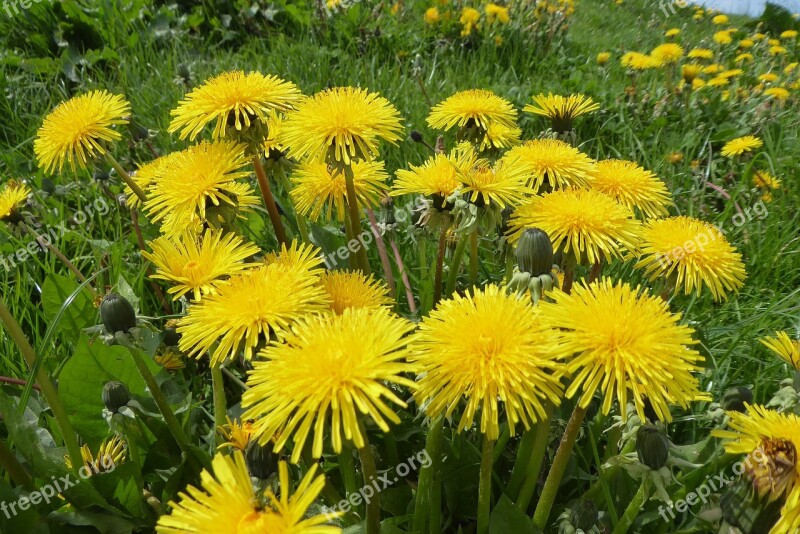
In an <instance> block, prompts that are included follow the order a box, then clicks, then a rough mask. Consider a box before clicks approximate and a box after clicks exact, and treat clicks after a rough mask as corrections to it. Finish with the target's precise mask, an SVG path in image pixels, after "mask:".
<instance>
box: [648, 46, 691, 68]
mask: <svg viewBox="0 0 800 534" xmlns="http://www.w3.org/2000/svg"><path fill="white" fill-rule="evenodd" d="M650 56H652V57H653V58H655V59H656V61H658V62H659V63H660V64H662V65H667V64H670V63H677V62H678V60H679V59H680V58H682V57H683V48H682V47H681V46H680V45H679V44H677V43H664V44H660V45H658V46H657V47H655V48H654V49H653V50H652V52H650Z"/></svg>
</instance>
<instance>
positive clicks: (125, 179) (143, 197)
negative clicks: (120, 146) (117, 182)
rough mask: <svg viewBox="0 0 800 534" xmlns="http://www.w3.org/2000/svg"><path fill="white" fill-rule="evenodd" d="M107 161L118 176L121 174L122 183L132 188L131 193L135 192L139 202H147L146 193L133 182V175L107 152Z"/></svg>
mask: <svg viewBox="0 0 800 534" xmlns="http://www.w3.org/2000/svg"><path fill="white" fill-rule="evenodd" d="M106 161H108V163H109V164H111V166H112V167H114V170H115V171H117V174H119V177H120V178H122V181H123V182H125V183H126V184H127V186H128V187H130V188H131V191H133V193H134V194H135V195H136V196H137V197H139V200H141V201H142V202H147V195H146V194H145V193H144V191H142V188H141V187H139V185H138V184H137V183H136V182H134V181H133V178H131V175H130V174H128V171H126V170H125V169H124V168H122V165H120V164H119V162H118V161H117V160H116V159H114V156H112V155H111V154H110V153H109V152H106Z"/></svg>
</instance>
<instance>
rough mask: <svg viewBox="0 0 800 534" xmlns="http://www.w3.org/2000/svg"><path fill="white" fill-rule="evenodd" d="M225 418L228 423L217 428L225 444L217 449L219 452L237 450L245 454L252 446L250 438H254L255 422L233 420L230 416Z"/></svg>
mask: <svg viewBox="0 0 800 534" xmlns="http://www.w3.org/2000/svg"><path fill="white" fill-rule="evenodd" d="M225 418H226V419H227V421H228V422H227V423H225V424H224V425H222V426H221V427H217V433H218V434H219V435H220V437H222V439H224V440H225V442H224V443H223V444H222V445H220V446H219V447H217V450H223V449H237V450H239V451H242V452H245V450H246V449H247V446H248V445H249V444H250V438H251V437H253V422H252V421H244V422H241V421H240V420H239V419H231V418H230V417H228V416H226V417H225Z"/></svg>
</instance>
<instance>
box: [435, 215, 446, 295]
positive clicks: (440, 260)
mask: <svg viewBox="0 0 800 534" xmlns="http://www.w3.org/2000/svg"><path fill="white" fill-rule="evenodd" d="M448 229H449V225H447V224H443V225H442V231H441V233H440V234H439V247H438V248H437V249H436V272H435V274H434V275H433V307H434V308H435V307H436V304H438V303H439V301H440V300H441V299H442V272H443V270H444V253H445V251H446V250H447V230H448Z"/></svg>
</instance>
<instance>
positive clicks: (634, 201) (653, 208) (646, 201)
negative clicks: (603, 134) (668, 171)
mask: <svg viewBox="0 0 800 534" xmlns="http://www.w3.org/2000/svg"><path fill="white" fill-rule="evenodd" d="M590 186H591V187H592V189H595V190H597V191H600V192H601V193H605V194H606V195H608V196H610V197H612V198H613V199H615V200H616V201H617V202H619V203H620V204H622V205H623V206H625V207H627V208H629V209H631V210H634V209H638V210H639V211H640V212H641V213H642V214H643V215H644V216H645V217H663V216H666V215H667V214H668V211H667V206H670V205H671V204H672V201H671V200H670V195H669V190H668V189H667V186H666V185H665V184H664V182H662V181H661V180H660V179H659V178H658V176H656V175H655V174H653V173H652V172H650V171H648V170H646V169H644V168H643V167H641V166H640V165H638V164H637V163H634V162H633V161H624V160H619V159H607V160H604V161H598V162H597V168H596V170H595V172H594V174H592V178H591V181H590Z"/></svg>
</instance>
